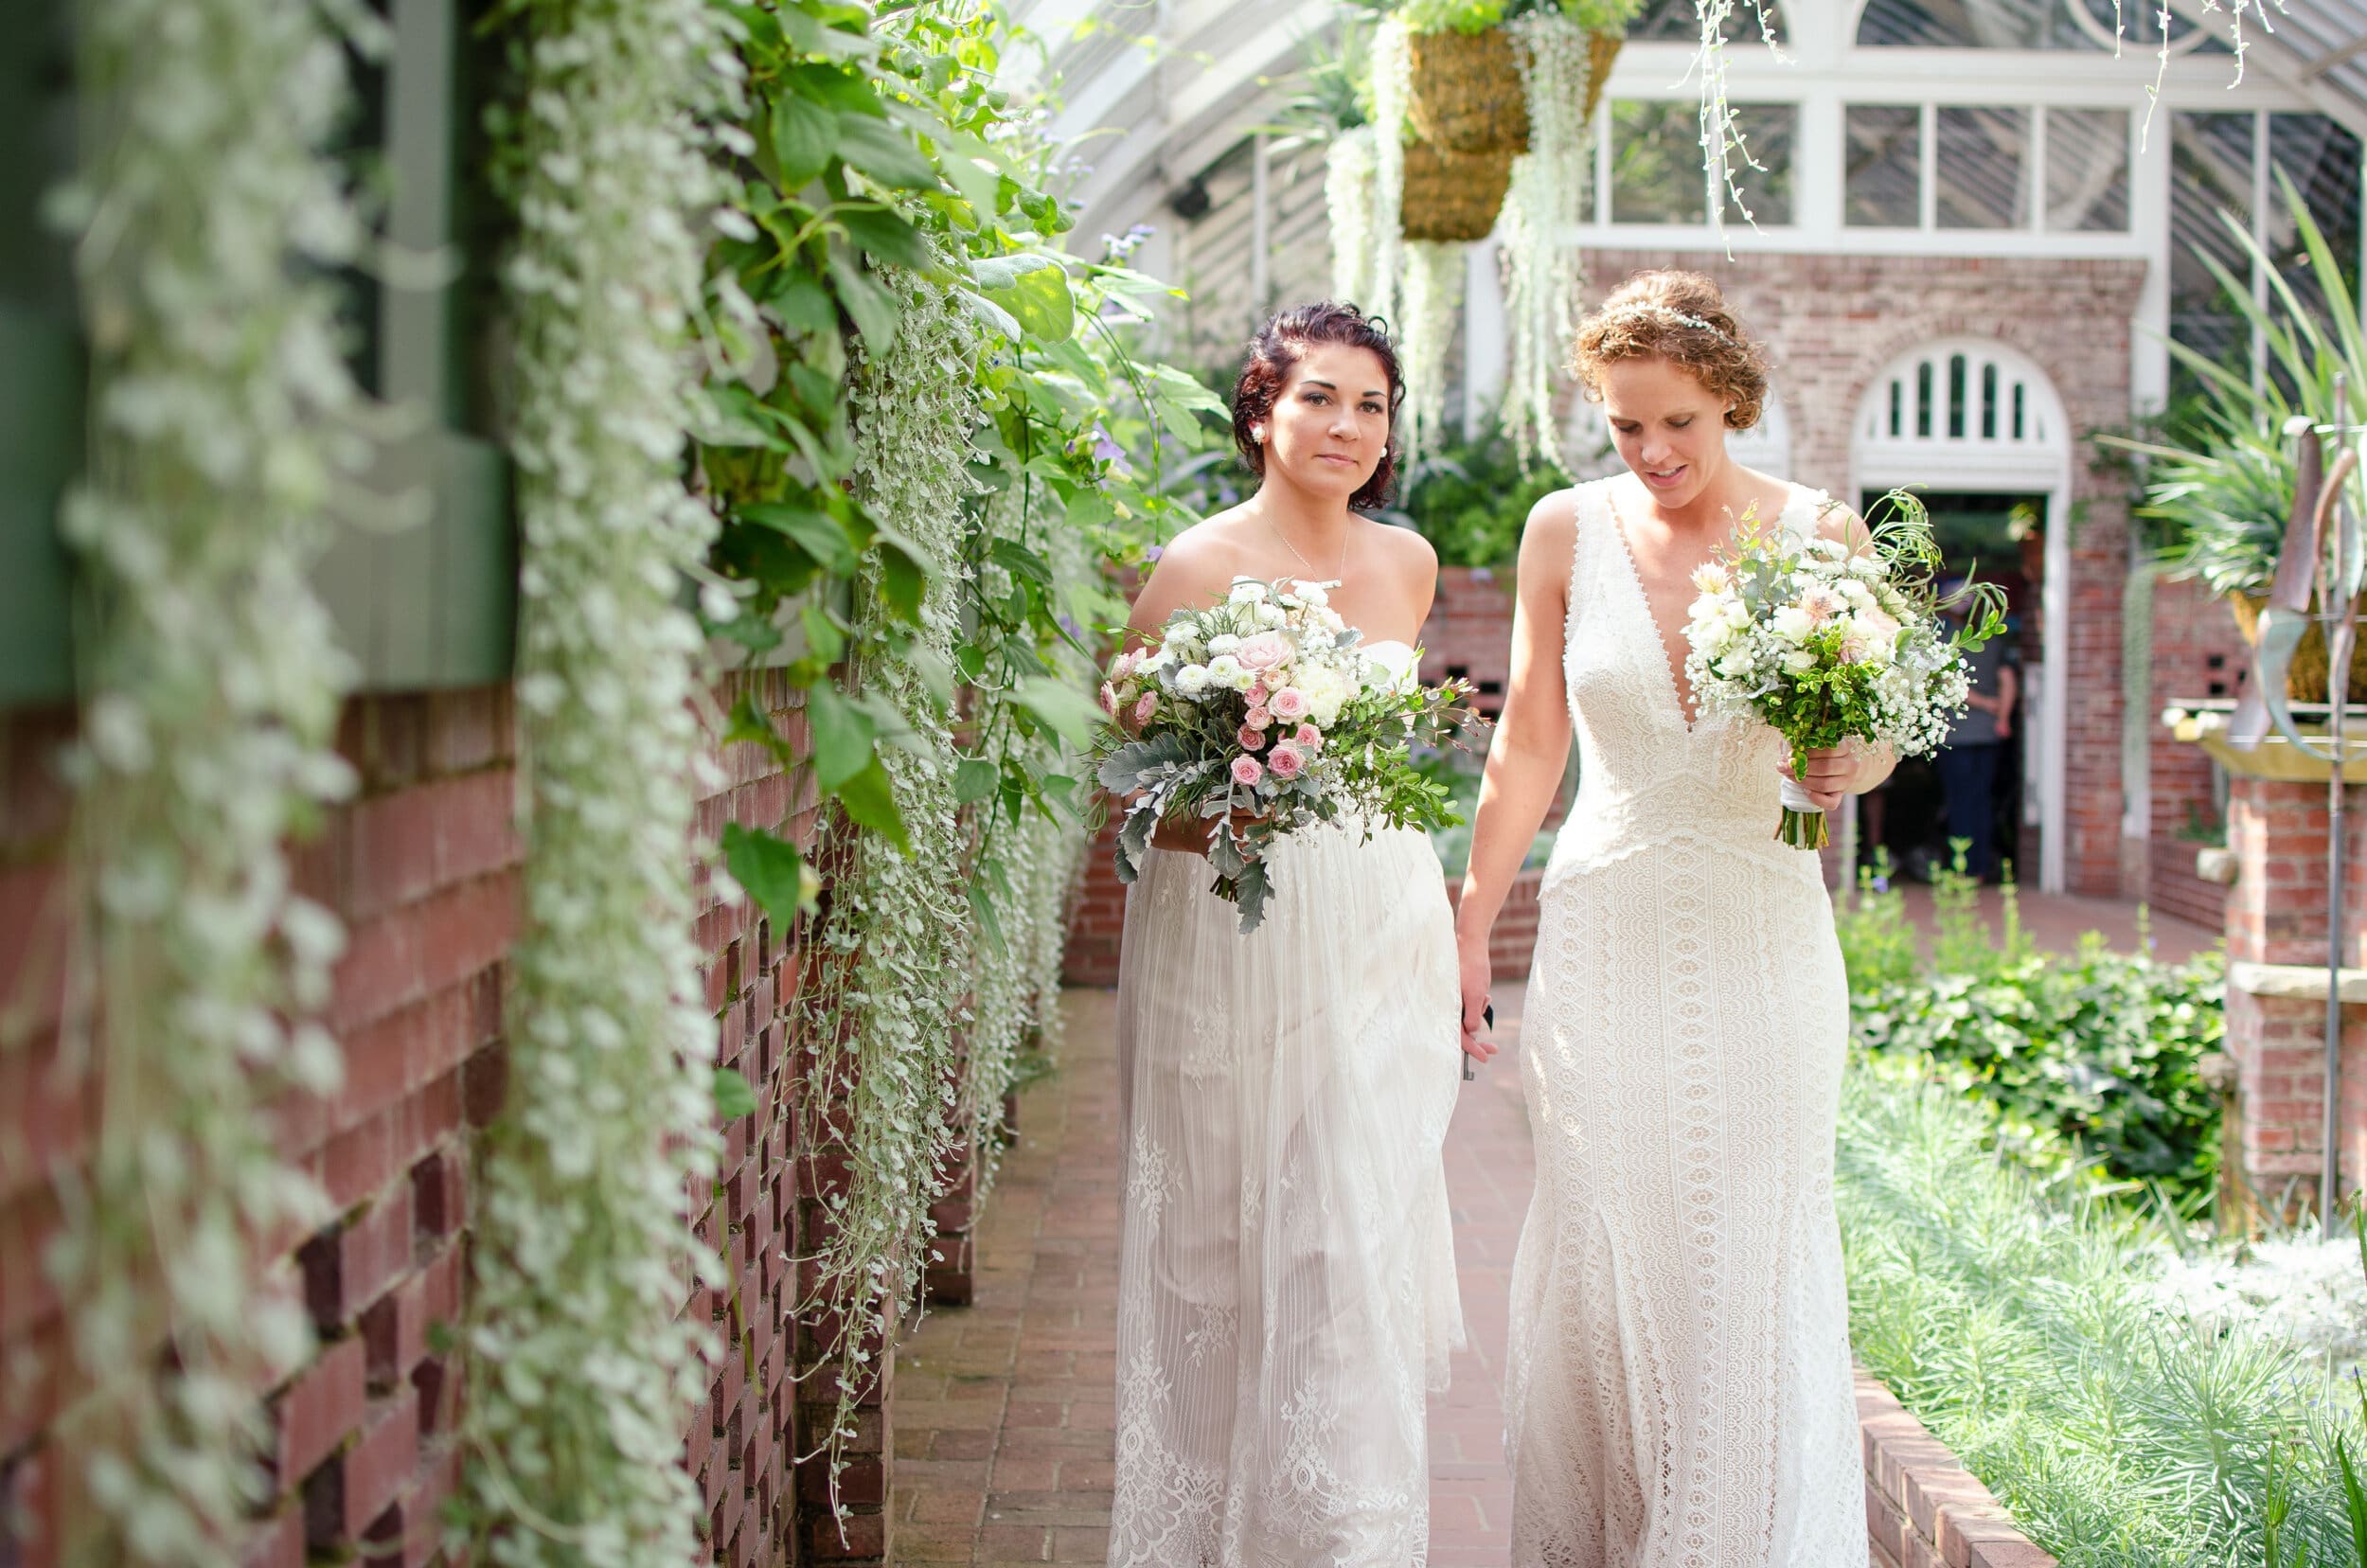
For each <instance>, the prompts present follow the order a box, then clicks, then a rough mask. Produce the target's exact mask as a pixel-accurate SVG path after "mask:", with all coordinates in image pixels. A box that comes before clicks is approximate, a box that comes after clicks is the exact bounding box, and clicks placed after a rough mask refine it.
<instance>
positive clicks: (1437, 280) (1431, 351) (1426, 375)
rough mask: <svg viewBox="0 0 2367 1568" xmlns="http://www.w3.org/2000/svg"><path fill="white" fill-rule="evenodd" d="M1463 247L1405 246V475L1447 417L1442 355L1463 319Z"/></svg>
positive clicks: (1400, 336)
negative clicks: (1457, 325)
mask: <svg viewBox="0 0 2367 1568" xmlns="http://www.w3.org/2000/svg"><path fill="white" fill-rule="evenodd" d="M1464 256H1465V246H1464V244H1463V243H1462V241H1435V240H1414V241H1407V242H1406V245H1405V288H1404V292H1403V295H1402V308H1401V309H1400V311H1399V312H1398V313H1399V316H1400V318H1401V319H1399V321H1398V322H1397V345H1398V350H1399V352H1400V353H1401V354H1402V355H1403V358H1404V371H1405V410H1404V413H1405V418H1404V457H1403V462H1404V464H1405V471H1406V473H1407V475H1408V476H1409V477H1411V475H1412V474H1413V473H1414V472H1415V465H1416V464H1417V463H1418V462H1419V460H1420V458H1421V454H1422V453H1423V452H1424V451H1425V450H1426V449H1427V448H1428V447H1429V446H1430V445H1431V444H1432V443H1433V442H1434V441H1435V440H1436V439H1437V438H1438V437H1439V436H1440V434H1441V433H1442V432H1443V431H1444V429H1445V427H1446V422H1447V357H1448V353H1449V351H1450V349H1451V348H1452V347H1453V346H1454V330H1455V326H1456V324H1457V323H1458V322H1460V321H1461V320H1462V318H1463V280H1464Z"/></svg>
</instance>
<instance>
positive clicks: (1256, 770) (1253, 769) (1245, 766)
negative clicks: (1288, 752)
mask: <svg viewBox="0 0 2367 1568" xmlns="http://www.w3.org/2000/svg"><path fill="white" fill-rule="evenodd" d="M1265 776H1266V765H1265V764H1264V763H1262V762H1260V761H1258V760H1257V758H1255V757H1235V758H1234V759H1233V782H1234V783H1236V784H1255V783H1256V782H1257V781H1258V780H1259V779H1261V778H1263V777H1265Z"/></svg>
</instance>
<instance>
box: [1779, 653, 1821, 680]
mask: <svg viewBox="0 0 2367 1568" xmlns="http://www.w3.org/2000/svg"><path fill="white" fill-rule="evenodd" d="M1784 668H1786V669H1789V670H1790V671H1791V672H1792V673H1793V674H1794V675H1806V673H1807V672H1808V671H1809V670H1811V669H1814V668H1816V655H1815V654H1813V653H1811V652H1809V651H1808V650H1806V649H1794V650H1791V651H1790V652H1789V653H1787V654H1785V655H1784Z"/></svg>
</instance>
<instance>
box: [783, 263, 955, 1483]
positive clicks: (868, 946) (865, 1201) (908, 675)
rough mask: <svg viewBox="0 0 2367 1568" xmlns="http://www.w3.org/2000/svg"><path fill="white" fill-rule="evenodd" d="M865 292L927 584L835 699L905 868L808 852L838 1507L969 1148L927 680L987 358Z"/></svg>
mask: <svg viewBox="0 0 2367 1568" xmlns="http://www.w3.org/2000/svg"><path fill="white" fill-rule="evenodd" d="M878 277H879V279H880V281H881V282H883V283H884V284H886V285H887V286H888V287H889V288H890V289H891V290H892V291H893V293H894V294H896V296H897V299H898V302H899V305H900V306H901V313H900V316H899V320H898V322H897V326H896V331H895V336H894V338H893V339H892V340H891V341H890V343H889V344H888V346H887V347H885V348H884V349H882V348H881V347H879V346H878V345H876V344H874V343H871V342H869V341H867V340H864V339H860V338H859V339H857V340H855V344H854V352H855V356H856V364H855V365H854V367H853V369H852V371H851V373H850V375H849V378H848V379H849V394H850V401H851V405H852V410H853V421H854V433H855V440H856V446H857V451H858V454H859V457H858V464H857V473H858V482H859V484H860V486H861V487H862V489H863V493H864V499H865V500H866V501H867V502H868V503H869V505H870V506H871V508H872V509H873V510H874V511H875V512H877V513H878V514H879V516H880V517H881V518H882V519H883V520H885V521H886V522H887V523H888V524H889V525H890V526H893V527H895V528H897V529H898V530H899V531H900V532H901V533H902V534H903V536H904V537H905V538H906V539H908V540H910V541H912V542H913V543H915V544H917V546H918V547H919V548H920V549H921V550H922V551H923V552H924V553H926V554H927V555H928V556H929V557H930V558H931V559H932V560H933V561H934V562H935V563H936V567H937V569H936V570H935V571H934V573H933V574H932V576H931V579H930V584H929V588H928V591H927V594H926V596H925V597H923V599H922V602H921V608H920V623H919V626H918V628H917V631H915V632H914V633H912V634H911V635H912V643H911V645H910V646H909V648H907V649H906V650H904V652H903V654H902V655H901V656H900V657H894V658H887V657H876V656H875V657H870V658H866V659H864V660H863V662H862V663H861V664H860V665H859V667H858V668H854V669H852V670H850V671H849V672H848V673H847V675H846V677H845V681H844V683H843V684H844V685H845V686H847V687H848V688H849V689H850V690H852V691H855V692H857V693H859V694H863V695H875V694H876V695H877V696H878V697H881V698H882V699H884V700H885V702H886V704H888V706H889V707H890V708H892V709H893V711H894V713H895V716H896V718H897V720H898V721H899V722H900V723H901V724H902V725H903V726H904V730H905V733H904V735H903V736H902V737H901V738H900V743H899V744H896V745H890V746H883V747H882V748H881V756H880V760H881V764H882V766H883V767H884V768H885V770H886V773H887V776H888V781H889V783H890V785H891V787H892V788H893V790H894V793H895V796H896V803H897V806H898V809H899V813H900V815H901V816H902V819H903V823H904V828H905V831H906V834H907V836H908V838H909V840H910V852H909V853H907V852H905V851H903V850H899V848H898V847H897V846H896V845H895V844H893V843H892V842H890V841H889V840H888V839H887V838H886V837H885V836H884V835H882V834H880V833H877V832H868V831H863V830H861V829H857V828H856V827H855V825H854V824H853V823H852V822H851V821H849V820H848V819H845V818H844V817H833V818H831V819H828V821H827V822H826V826H825V828H824V829H823V832H822V836H821V839H820V841H819V842H818V843H817V845H816V846H815V860H816V861H817V863H818V864H820V865H821V866H822V867H823V868H824V869H825V871H826V873H827V874H828V877H829V879H830V883H831V894H830V899H829V906H828V914H827V916H826V917H825V918H824V919H823V921H822V922H821V925H820V928H819V930H818V931H816V932H815V933H814V935H813V937H812V941H813V943H814V946H815V948H816V949H817V951H816V952H815V953H814V955H813V957H812V959H811V961H810V964H809V966H808V968H807V970H806V976H805V986H804V988H803V989H802V991H801V994H800V996H799V998H798V1008H799V1014H800V1017H799V1021H798V1035H799V1038H800V1039H802V1040H803V1041H804V1042H805V1045H806V1049H807V1052H808V1065H807V1072H806V1088H805V1092H804V1095H803V1096H802V1099H803V1103H804V1105H805V1107H806V1108H807V1114H806V1116H805V1119H804V1125H803V1127H802V1128H801V1129H800V1130H799V1131H800V1136H799V1139H798V1144H799V1147H800V1149H802V1151H803V1154H804V1157H805V1158H807V1159H809V1160H810V1161H814V1162H817V1164H818V1166H821V1167H825V1168H828V1170H830V1171H831V1174H830V1175H828V1177H826V1178H825V1179H824V1180H822V1181H821V1182H819V1183H818V1184H817V1185H818V1186H819V1188H820V1189H821V1190H822V1192H823V1193H824V1200H823V1201H824V1203H826V1204H827V1205H828V1210H829V1216H830V1223H829V1227H828V1234H827V1235H826V1236H824V1237H822V1238H819V1239H820V1245H819V1247H818V1248H817V1249H816V1256H814V1258H813V1259H812V1263H813V1265H814V1268H813V1270H812V1275H811V1276H812V1278H813V1279H814V1282H815V1285H814V1289H815V1292H817V1293H816V1294H815V1295H814V1296H812V1297H810V1298H809V1299H807V1300H804V1301H801V1303H800V1304H799V1311H800V1314H801V1316H802V1315H804V1314H808V1313H818V1314H819V1315H820V1316H821V1317H822V1318H823V1319H824V1320H825V1321H828V1322H830V1323H832V1324H834V1325H836V1326H837V1328H836V1332H837V1339H836V1341H835V1343H833V1344H832V1345H830V1346H829V1352H828V1359H827V1360H826V1361H825V1362H824V1363H823V1365H824V1366H825V1367H826V1368H827V1369H828V1370H829V1371H830V1372H832V1373H834V1374H835V1380H834V1381H835V1383H836V1387H837V1389H838V1393H839V1409H838V1414H837V1416H836V1417H835V1418H834V1419H833V1421H832V1423H831V1429H830V1431H829V1432H828V1433H827V1434H823V1435H824V1443H823V1445H822V1447H823V1448H825V1449H827V1450H828V1452H830V1453H831V1456H832V1457H831V1470H830V1473H831V1478H832V1484H833V1488H835V1484H836V1478H837V1475H838V1472H839V1470H840V1468H841V1465H842V1461H841V1460H840V1459H839V1457H838V1453H839V1447H838V1445H839V1444H840V1443H842V1442H843V1441H844V1440H845V1438H846V1437H848V1436H850V1435H852V1423H853V1419H854V1411H855V1409H856V1408H857V1406H858V1405H859V1404H860V1403H861V1402H862V1400H863V1398H864V1397H865V1396H866V1395H867V1393H868V1392H869V1390H870V1388H871V1386H872V1385H873V1383H874V1381H876V1379H877V1377H878V1374H879V1372H880V1358H881V1354H882V1352H883V1350H884V1347H885V1345H887V1343H888V1342H889V1339H890V1337H891V1335H892V1332H893V1326H894V1324H895V1321H896V1313H897V1309H898V1306H899V1304H900V1303H902V1302H906V1301H910V1300H912V1299H913V1297H914V1295H915V1294H916V1292H917V1290H918V1287H919V1282H920V1277H921V1274H922V1272H923V1270H924V1269H925V1268H926V1266H927V1256H926V1253H927V1244H928V1240H929V1238H930V1235H931V1230H930V1226H929V1222H928V1211H929V1205H930V1203H932V1202H934V1199H935V1198H936V1196H937V1195H938V1193H940V1192H941V1191H942V1190H943V1187H944V1175H943V1173H944V1171H945V1169H946V1167H947V1162H948V1161H949V1159H950V1158H951V1157H952V1155H953V1154H954V1153H955V1151H956V1150H957V1149H958V1148H959V1146H960V1142H961V1138H962V1134H963V1132H964V1131H965V1129H964V1126H963V1121H962V1116H961V1114H960V1113H961V1108H962V1096H963V1084H962V1064H961V1060H960V1055H959V1045H960V1042H959V1040H958V1039H957V1036H956V1031H957V1030H959V1029H961V1028H963V1027H965V1026H966V1025H968V1024H969V1022H970V1018H969V1009H968V1007H966V1006H965V1005H964V1003H963V1000H962V991H963V989H964V987H963V986H962V983H961V977H963V976H965V975H967V974H969V973H970V963H971V956H972V954H971V925H972V916H971V910H970V902H969V900H968V898H967V896H966V894H965V891H964V889H965V886H966V882H967V872H968V870H969V867H968V866H967V865H966V864H965V860H966V855H965V850H966V849H967V847H968V845H967V842H966V839H965V836H964V833H963V830H962V826H961V821H960V815H959V811H958V808H957V806H956V803H955V800H954V793H953V770H952V754H953V740H952V733H951V731H950V730H949V729H948V727H947V724H946V719H945V714H944V709H943V704H942V700H941V694H940V693H937V692H933V690H932V689H931V681H930V678H929V673H928V672H929V671H930V670H932V669H934V670H940V671H942V670H950V668H951V666H952V650H953V643H954V639H955V634H956V632H957V625H956V614H955V611H956V602H957V588H958V578H957V577H956V575H955V574H956V573H957V572H958V571H959V569H960V568H959V562H960V561H961V559H962V550H961V545H962V534H963V527H964V517H965V513H966V510H967V509H968V508H967V507H966V503H967V502H968V501H969V499H970V492H971V485H972V481H971V480H970V476H969V472H968V471H969V466H970V454H971V451H972V447H971V432H972V431H973V430H974V429H975V428H976V426H977V424H978V421H979V419H980V413H979V405H978V393H977V388H976V384H975V381H974V376H975V373H976V367H977V365H978V364H979V362H980V360H981V358H982V356H983V352H984V345H983V343H982V341H981V334H980V331H979V329H978V328H977V326H976V325H975V323H974V318H973V317H972V316H971V315H970V313H969V312H967V311H965V310H963V309H962V308H961V307H960V306H959V305H958V303H957V302H956V300H955V299H954V298H953V296H952V293H951V292H950V291H949V290H948V289H947V288H946V287H945V286H944V285H942V284H939V283H934V282H931V281H929V280H927V279H925V278H923V277H921V276H918V275H917V274H912V273H908V272H904V271H902V270H900V269H885V270H883V271H882V272H881V273H880V274H879V275H878ZM876 570H877V568H876V566H875V567H872V568H870V569H867V570H866V572H865V573H864V575H863V577H862V578H861V579H859V586H858V594H857V613H856V617H855V618H856V633H857V646H859V647H861V646H865V645H868V644H869V643H870V642H872V641H873V639H874V638H875V637H877V636H878V635H880V634H881V633H885V632H887V631H889V629H890V625H889V617H888V615H887V612H886V611H885V610H884V608H883V607H882V602H881V594H880V592H879V585H878V581H877V579H876V576H875V575H874V574H875V573H876ZM996 1097H997V1099H998V1101H999V1099H1000V1092H999V1091H997V1095H996Z"/></svg>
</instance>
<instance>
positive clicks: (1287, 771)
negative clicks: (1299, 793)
mask: <svg viewBox="0 0 2367 1568" xmlns="http://www.w3.org/2000/svg"><path fill="white" fill-rule="evenodd" d="M1266 766H1267V767H1269V768H1272V770H1273V775H1274V776H1275V777H1276V778H1296V777H1297V776H1298V775H1299V770H1300V769H1302V768H1304V767H1306V766H1307V758H1306V757H1304V756H1302V755H1301V754H1300V752H1299V749H1298V747H1297V746H1296V745H1295V744H1293V743H1292V742H1290V741H1289V740H1285V741H1283V742H1282V744H1280V745H1278V746H1276V747H1275V748H1274V749H1273V750H1272V752H1271V753H1269V754H1268V755H1267V757H1266Z"/></svg>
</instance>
